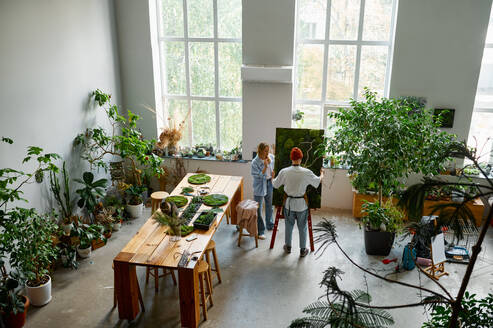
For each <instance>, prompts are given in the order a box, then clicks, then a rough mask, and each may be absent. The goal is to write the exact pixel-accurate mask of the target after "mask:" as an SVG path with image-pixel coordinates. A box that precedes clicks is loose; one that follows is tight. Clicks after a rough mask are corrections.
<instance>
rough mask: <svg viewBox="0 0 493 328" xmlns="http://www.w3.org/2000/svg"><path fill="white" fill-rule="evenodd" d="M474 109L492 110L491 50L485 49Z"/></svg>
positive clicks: (492, 52)
mask: <svg viewBox="0 0 493 328" xmlns="http://www.w3.org/2000/svg"><path fill="white" fill-rule="evenodd" d="M474 107H475V108H493V48H485V49H484V52H483V62H482V63H481V72H480V74H479V81H478V89H477V91H476V101H475V104H474Z"/></svg>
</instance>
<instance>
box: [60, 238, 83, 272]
mask: <svg viewBox="0 0 493 328" xmlns="http://www.w3.org/2000/svg"><path fill="white" fill-rule="evenodd" d="M59 255H60V261H61V262H62V265H63V267H64V268H72V269H77V268H78V267H79V263H77V248H76V247H74V246H72V245H69V244H64V243H62V244H60V245H59Z"/></svg>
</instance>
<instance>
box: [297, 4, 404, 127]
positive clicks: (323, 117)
mask: <svg viewBox="0 0 493 328" xmlns="http://www.w3.org/2000/svg"><path fill="white" fill-rule="evenodd" d="M326 1H327V8H326V15H325V38H324V39H323V40H321V39H299V37H298V28H299V20H298V13H299V9H300V3H301V1H298V3H297V8H296V29H295V40H296V41H295V48H296V49H295V79H294V83H293V111H296V106H297V105H315V106H319V108H320V128H321V129H324V130H326V128H327V112H328V108H340V107H349V100H348V101H343V102H340V101H339V102H338V101H331V100H327V99H326V96H327V71H328V58H329V52H328V49H329V45H355V46H356V64H355V72H354V85H353V96H352V97H353V98H354V99H357V97H358V88H359V72H360V66H361V47H362V46H387V47H388V55H387V65H386V68H385V70H386V71H385V87H384V95H383V96H384V97H388V94H389V85H390V72H391V66H392V54H393V46H394V42H393V40H394V34H395V19H396V10H397V0H393V1H392V13H391V15H392V17H391V23H390V33H389V34H390V35H389V40H388V41H364V40H363V26H364V24H363V23H364V17H365V9H366V8H365V0H360V1H361V3H360V12H359V23H358V38H357V39H356V40H330V38H329V36H330V14H331V3H332V1H331V0H326ZM306 44H321V45H323V46H324V53H323V55H324V59H323V70H322V95H321V98H320V100H313V99H297V96H296V95H297V92H298V82H299V81H298V72H297V71H298V56H297V54H298V46H299V45H306ZM292 124H293V127H295V123H294V122H292Z"/></svg>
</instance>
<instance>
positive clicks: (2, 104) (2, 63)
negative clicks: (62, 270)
mask: <svg viewBox="0 0 493 328" xmlns="http://www.w3.org/2000/svg"><path fill="white" fill-rule="evenodd" d="M113 11H114V10H113V2H112V1H111V0H104V1H103V0H71V1H66V0H50V1H38V0H30V1H27V0H3V1H0V110H1V116H0V117H1V119H0V131H1V132H0V135H1V136H6V137H11V138H12V139H14V141H15V143H14V145H7V144H3V143H2V144H0V167H1V168H4V167H12V168H16V169H21V170H26V171H29V169H32V168H33V165H22V166H21V165H20V164H21V162H22V159H23V158H24V156H25V154H26V153H25V150H26V147H27V146H30V145H37V146H40V147H42V148H44V149H45V150H46V151H48V152H56V153H59V154H60V155H62V156H63V157H64V158H65V159H66V160H67V161H68V162H69V165H70V166H71V167H72V168H73V170H72V171H73V172H77V174H81V173H80V172H81V170H82V169H81V168H80V167H79V166H80V157H79V156H78V155H76V156H71V155H72V142H73V139H74V137H75V136H76V134H77V133H80V132H82V131H84V130H85V129H86V127H89V126H93V125H94V124H104V123H105V121H104V120H102V118H103V117H102V116H101V115H97V114H96V109H95V108H92V107H89V106H88V100H89V95H90V92H91V91H92V90H94V89H96V88H100V89H102V90H104V91H106V92H109V93H113V101H114V102H116V103H118V102H119V95H120V92H119V73H118V71H119V68H118V56H117V52H116V48H117V46H116V28H115V22H114V14H113ZM24 190H25V195H24V196H25V198H27V199H29V200H30V206H33V207H38V208H40V207H43V205H45V204H46V201H47V197H45V196H46V185H38V184H36V183H34V184H30V185H27V186H26V187H25V188H24Z"/></svg>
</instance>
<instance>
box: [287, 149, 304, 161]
mask: <svg viewBox="0 0 493 328" xmlns="http://www.w3.org/2000/svg"><path fill="white" fill-rule="evenodd" d="M289 157H290V158H291V160H292V161H297V160H299V159H302V158H303V152H302V151H301V149H299V148H298V147H293V149H291V155H290V156H289Z"/></svg>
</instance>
